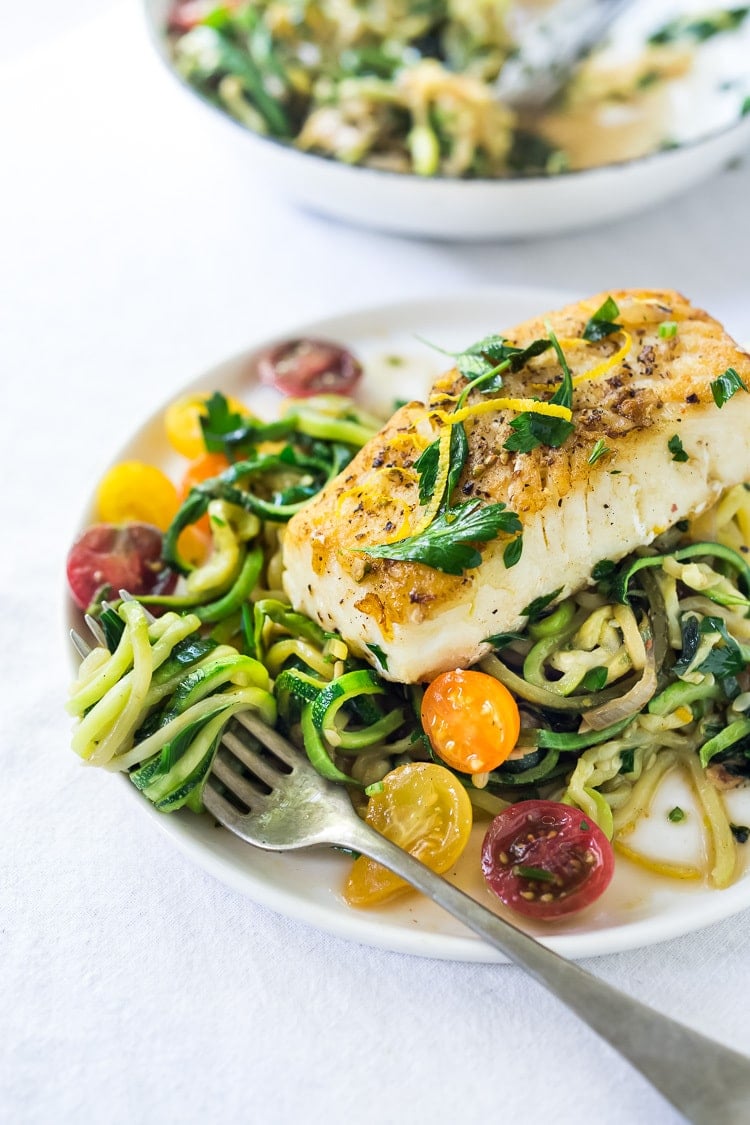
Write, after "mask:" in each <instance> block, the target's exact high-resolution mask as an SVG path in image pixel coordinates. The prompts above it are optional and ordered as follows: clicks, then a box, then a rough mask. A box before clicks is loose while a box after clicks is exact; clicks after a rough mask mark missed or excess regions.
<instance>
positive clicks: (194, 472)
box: [178, 453, 230, 562]
mask: <svg viewBox="0 0 750 1125" xmlns="http://www.w3.org/2000/svg"><path fill="white" fill-rule="evenodd" d="M229 465H230V462H229V459H228V458H227V457H225V456H224V454H223V453H204V454H203V455H202V456H201V457H196V459H195V461H191V462H190V464H189V465H188V467H187V469H186V470H185V475H184V476H183V478H182V480H181V481H180V486H179V490H178V491H179V498H180V503H182V501H183V500H185V499H186V498H187V495H188V493H189V492H190V489H191V488H195V486H196V484H201V483H202V482H203V481H204V480H210V479H211V477H217V476H218V475H219V473H223V472H224V470H225V469H228V468H229ZM191 529H192V530H193V531H194V532H195V533H196V534H197V535H198V536H200V537H201V538H202V540H203V542H204V544H205V546H204V550H203V552H202V554H203V557H204V558H205V556H206V555H207V554H208V549H209V547H210V545H211V524H210V522H209V519H208V514H206V515H203V516H201V518H200V519H199V520H196V521H195V523H194V524H191V525H190V528H187V527H186V528H185V531H189V530H191ZM182 534H183V535H184V534H185V532H183V533H182ZM197 543H198V540H197V539H196V545H197ZM185 557H186V558H187V559H188V561H189V562H192V561H193V560H192V559H191V558H190V556H189V555H186V556H185Z"/></svg>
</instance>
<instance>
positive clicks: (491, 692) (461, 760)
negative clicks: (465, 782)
mask: <svg viewBox="0 0 750 1125" xmlns="http://www.w3.org/2000/svg"><path fill="white" fill-rule="evenodd" d="M422 726H423V727H424V729H425V733H426V734H427V737H428V738H429V740H430V743H431V744H432V748H433V750H434V751H435V753H436V754H437V755H438V757H440V758H442V759H443V761H444V762H446V764H447V765H449V766H452V768H453V769H455V770H461V771H462V772H463V773H486V772H488V771H489V770H494V769H496V768H497V767H498V766H499V765H500V764H501V763H502V762H504V761H505V759H506V758H507V757H508V755H509V754H510V752H511V750H512V749H513V747H514V746H515V744H516V742H517V741H518V735H519V733H520V730H521V718H520V715H519V713H518V705H517V704H516V701H515V699H514V698H513V696H512V695H511V694H510V692H509V691H508V689H507V688H506V687H505V686H504V685H503V684H501V683H500V681H499V680H496V679H495V677H494V676H488V675H487V674H486V673H485V672H471V671H468V672H466V671H463V670H462V669H461V668H457V669H456V671H455V672H443V673H442V675H440V676H438V677H437V678H436V679H434V680H433V681H432V683H431V684H430V686H429V687H428V688H427V691H426V692H425V693H424V698H423V700H422Z"/></svg>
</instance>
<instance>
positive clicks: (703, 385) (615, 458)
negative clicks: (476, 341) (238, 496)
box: [284, 291, 750, 683]
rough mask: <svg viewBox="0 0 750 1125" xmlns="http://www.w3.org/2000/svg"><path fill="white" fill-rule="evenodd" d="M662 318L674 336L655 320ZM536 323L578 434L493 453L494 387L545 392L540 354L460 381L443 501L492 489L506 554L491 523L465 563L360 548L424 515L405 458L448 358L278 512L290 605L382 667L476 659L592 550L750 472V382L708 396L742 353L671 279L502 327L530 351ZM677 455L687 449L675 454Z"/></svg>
mask: <svg viewBox="0 0 750 1125" xmlns="http://www.w3.org/2000/svg"><path fill="white" fill-rule="evenodd" d="M608 296H612V297H613V298H614V300H615V301H616V303H617V305H618V307H619V315H618V316H617V317H616V321H617V324H618V326H619V325H622V328H621V329H620V330H619V331H618V332H616V333H611V334H610V335H607V336H606V337H604V338H603V339H601V340H599V341H597V342H594V343H587V342H585V341H583V340H582V339H581V336H582V333H583V330H584V327H585V325H586V322H587V321H588V320H589V318H590V317H591V316H592V314H594V312H595V311H596V310H597V309H599V307H600V306H601V305H602V304H603V302H604V301H605V300H606V298H607V297H608ZM665 322H668V323H669V324H670V325H671V322H674V323H675V324H676V326H677V327H676V331H674V330H673V329H672V327H671V326H670V327H667V328H662V330H661V332H660V330H659V326H660V325H663V324H664V323H665ZM549 328H552V329H553V330H554V332H555V333H556V334H557V336H558V338H559V340H560V342H561V345H562V348H563V351H564V354H565V357H566V359H567V362H568V364H569V367H570V370H571V372H572V375H573V377H574V378H573V381H574V391H573V411H572V422H573V424H574V429H573V431H572V432H571V433H570V435H569V436H568V438H567V440H565V442H564V444H562V445H561V446H560V447H559V448H551V447H550V446H548V445H540V446H538V447H537V448H535V449H532V450H531V451H530V452H511V451H509V450H507V449H505V448H504V445H505V443H506V441H507V440H508V438H509V437H510V436H511V435H512V434H513V432H514V431H513V429H512V428H511V426H510V423H511V422H512V421H513V419H514V418H517V417H518V415H519V407H518V406H515V407H511V406H509V405H507V404H506V405H503V403H502V400H507V399H529V398H536V399H540V400H543V401H547V402H549V400H550V398H551V397H552V394H553V393H554V392H555V390H556V388H558V387H559V385H560V382H561V379H562V368H561V365H560V362H559V359H558V358H557V356H556V354H555V352H554V350H552V349H550V350H547V351H546V352H544V354H542V355H540V356H537V357H536V358H532V359H531V360H530V361H529V362H527V363H526V365H525V366H523V368H522V369H521V370H520V371H518V372H517V373H516V374H510V373H508V372H506V373H505V374H504V376H503V385H502V387H501V388H500V389H499V390H497V391H494V392H492V393H491V394H482V392H481V390H472V391H471V392H470V394H469V396H468V399H467V403H466V405H468V406H469V407H479V409H476V410H475V411H474V412H473V413H472V412H471V411H469V412H467V414H466V416H465V421H464V427H465V431H466V435H467V438H468V455H467V458H466V461H465V464H464V467H463V470H462V472H461V475H460V478H459V479H458V481H457V483H456V485H455V487H454V489H453V492H452V495H451V504H452V505H457V504H458V503H460V502H461V501H467V500H475V501H477V502H480V503H481V504H482V505H489V504H495V503H498V502H500V501H502V502H503V503H504V504H506V505H507V507H508V509H510V510H512V511H513V512H515V513H516V514H517V515H518V517H519V519H520V521H521V524H522V529H523V530H522V534H523V551H522V555H521V558H520V560H519V561H518V562H517V563H516V564H515V565H512V566H511V567H510V568H509V567H507V566H506V563H505V561H504V558H503V555H504V551H505V549H506V547H507V545H508V542H509V541H510V539H509V536H508V535H503V534H500V535H498V536H497V537H495V538H493V539H492V540H491V541H489V542H486V543H478V544H477V545H476V546H477V548H478V549H479V550H480V551H481V563H480V565H478V566H475V567H474V568H473V569H468V570H465V571H464V572H463V573H462V574H460V575H451V574H446V573H443V572H442V571H440V570H436V569H433V568H432V567H430V566H427V565H425V564H424V563H421V562H405V561H395V560H391V559H386V558H377V557H372V556H369V555H367V554H362V553H359V552H360V551H361V549H362V548H364V547H368V546H375V545H379V544H383V543H387V542H393V541H396V540H402V539H404V538H406V537H408V536H410V535H413V534H414V533H415V531H417V532H419V530H420V524H423V523H424V519H425V514H426V513H427V510H428V502H427V503H422V504H420V498H419V474H418V473H417V471H416V470H415V468H414V465H415V461H416V460H417V459H418V457H419V456H420V454H421V453H422V452H423V451H424V449H425V447H426V446H427V445H428V444H430V443H432V442H434V441H435V439H437V438H438V437H439V436H440V434H441V432H444V429H445V425H446V422H445V419H446V417H447V413H449V412H450V411H452V410H454V409H455V407H456V396H458V395H459V394H460V392H461V391H462V389H463V388H464V387H465V386H466V385H467V379H466V378H464V376H462V375H461V374H459V372H458V371H457V370H455V369H454V370H452V371H450V372H448V374H447V375H445V376H444V377H442V378H441V379H439V380H438V381H437V383H436V384H435V385H434V386H433V388H432V392H431V397H430V402H429V403H428V404H427V405H423V404H421V403H417V402H412V403H409V404H408V405H407V406H404V407H403V408H402V409H400V410H398V411H397V412H396V414H394V416H393V417H392V418H391V420H390V421H389V422H388V423H387V424H386V425H385V426H384V427H383V429H382V430H381V432H380V433H379V434H378V435H377V436H376V437H374V438H373V439H372V440H371V441H370V442H368V444H367V445H366V446H365V447H364V448H363V449H362V450H361V451H360V452H359V453H358V454H357V456H356V457H355V458H354V460H353V461H352V462H351V464H350V465H349V466H348V467H347V469H345V470H344V472H343V473H342V474H341V475H340V476H339V477H337V478H336V479H335V480H333V481H332V482H331V483H330V484H329V485H328V486H327V487H326V488H325V489H324V490H323V491H322V492H321V493H320V494H319V495H318V496H317V497H315V499H313V500H312V501H311V502H310V503H309V504H308V505H307V506H306V507H305V508H304V509H303V510H302V511H301V512H299V513H298V514H297V515H296V516H295V517H294V519H292V521H291V522H290V524H289V525H288V528H287V531H286V534H285V537H284V561H285V566H286V573H285V583H286V588H287V592H288V595H289V597H290V599H291V601H292V603H293V605H294V607H295V609H297V610H301V611H303V612H304V613H307V614H309V616H310V617H312V618H314V619H315V620H317V621H318V622H320V624H321V625H322V626H324V628H326V629H331V630H336V631H337V632H339V633H340V634H341V635H342V636H343V637H344V639H345V640H346V641H347V643H348V644H349V645H350V647H351V649H352V650H353V651H354V652H355V653H357V654H358V655H360V656H362V657H364V658H365V659H367V660H369V661H370V662H371V663H372V664H373V665H374V666H375V667H377V668H378V669H379V670H380V671H381V672H383V673H384V675H385V676H387V677H388V678H389V679H393V680H398V681H403V682H407V683H411V682H417V681H420V680H429V679H432V678H433V677H434V676H435V675H437V673H439V672H441V671H444V670H447V669H450V668H456V667H466V666H468V665H471V664H474V663H475V662H476V661H478V660H480V659H481V658H482V657H483V656H484V655H486V654H487V652H488V651H489V646H488V644H487V643H486V638H487V637H489V636H491V635H492V634H496V633H501V632H506V631H511V630H515V629H518V628H520V627H523V625H524V624H525V622H526V618H525V617H523V616H522V614H521V611H522V610H523V609H524V607H526V606H528V605H529V603H531V602H532V601H533V600H534V599H535V598H538V597H540V596H545V595H549V594H550V593H552V592H553V591H555V590H557V589H558V588H561V592H560V594H559V597H560V598H563V597H566V596H568V595H569V594H571V593H572V592H574V591H575V590H578V589H580V588H581V587H583V586H585V585H586V584H587V583H588V582H589V581H590V575H591V571H592V568H593V567H594V566H595V564H596V563H598V562H600V561H601V560H603V559H611V560H618V559H620V558H622V557H623V556H624V555H626V554H628V553H629V552H630V551H633V550H634V549H635V548H636V547H639V546H643V545H645V544H648V543H649V542H651V540H652V539H654V537H655V536H657V535H658V534H660V533H661V532H663V531H664V530H665V529H666V528H668V527H670V526H671V525H672V524H674V523H675V522H677V521H678V520H681V519H685V518H687V517H690V516H693V515H697V514H698V513H700V512H702V511H703V510H704V509H705V508H707V507H708V506H710V505H711V504H712V503H713V502H714V501H715V500H716V499H717V497H718V496H719V494H720V493H721V491H722V490H723V489H725V488H727V487H729V486H731V485H734V484H738V483H740V482H741V481H744V480H750V393H747V392H746V391H745V390H744V389H743V388H742V387H741V386H737V380H736V379H735V386H736V393H734V394H732V396H731V397H730V398H728V399H727V401H726V402H724V404H723V406H722V407H721V408H719V406H718V405H717V403H716V401H715V399H714V395H713V394H712V388H711V384H712V382H713V381H715V380H716V379H717V378H719V377H720V376H722V375H723V374H724V373H725V372H726V371H727V369H729V368H732V369H733V370H734V372H736V374H737V376H739V379H740V380H741V381H742V383H743V384H744V385H745V387H748V388H750V356H748V354H747V353H746V352H745V351H744V350H743V349H742V348H740V347H739V346H738V345H737V344H736V343H735V342H734V341H733V340H732V339H730V337H729V336H728V335H727V334H726V333H725V332H724V330H723V328H722V326H721V325H720V324H718V323H717V321H715V320H713V319H712V318H711V317H709V316H708V315H707V314H706V313H705V312H702V311H701V310H699V309H695V308H693V307H692V306H691V305H690V304H689V303H688V302H687V300H685V298H684V297H682V296H680V295H679V294H678V293H675V292H672V291H663V292H662V291H660V292H649V293H640V292H635V291H614V292H612V293H611V294H608V293H603V294H600V295H599V296H596V297H592V298H591V299H590V300H587V301H582V302H579V303H578V304H574V305H569V306H568V307H567V308H564V309H562V310H560V311H559V312H554V313H550V314H549V315H548V316H547V317H543V318H539V319H537V320H531V321H528V322H527V323H525V324H521V325H519V326H518V327H516V328H512V329H509V330H508V331H507V332H504V333H503V335H504V336H505V337H506V338H507V340H508V341H509V342H511V343H513V344H515V345H518V346H523V347H525V346H527V345H528V344H530V343H531V342H532V341H534V340H537V339H539V338H544V337H546V336H547V335H548V330H549ZM670 333H673V334H670ZM468 343H469V341H467V344H468ZM588 372H591V377H583V376H586V374H587V373H588ZM492 400H494V402H493V405H491V406H490V405H487V404H488V403H489V402H491V401H492ZM495 403H496V404H497V407H495ZM479 404H484V405H482V406H481V407H480V406H479ZM675 437H676V438H679V443H677V442H676V441H675ZM670 443H671V444H670ZM681 450H684V453H685V454H687V460H685V459H676V458H675V453H677V455H678V457H682V454H681V452H680V451H681ZM592 462H593V463H592ZM368 646H373V647H374V649H375V652H376V653H379V654H380V656H381V659H378V657H377V656H376V655H374V653H373V649H371V648H370V647H368ZM386 662H387V667H384V664H385V663H386Z"/></svg>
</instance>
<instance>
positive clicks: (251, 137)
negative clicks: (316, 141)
mask: <svg viewBox="0 0 750 1125" xmlns="http://www.w3.org/2000/svg"><path fill="white" fill-rule="evenodd" d="M170 6H171V3H170V0H144V7H145V13H146V21H147V24H148V27H149V30H150V33H151V37H152V39H153V42H154V44H155V46H156V49H157V51H158V53H159V55H160V56H161V58H162V59H163V61H164V63H165V64H166V66H167V67H168V69H169V70H170V72H171V73H172V74H173V75H174V76H175V77H176V78H177V79H178V80H179V81H180V82H181V84H182V85H183V88H184V89H186V90H189V91H190V94H191V95H192V96H193V97H194V98H195V99H196V101H197V102H198V103H199V104H202V105H203V106H204V107H206V108H207V109H208V110H209V111H210V112H211V113H212V114H213V116H214V117H215V119H216V120H217V122H219V127H228V128H232V129H233V130H234V132H235V135H237V136H238V142H239V143H240V144H243V145H244V146H245V147H246V148H247V153H248V165H249V166H251V167H252V169H253V171H254V172H255V171H256V170H257V172H258V174H259V175H262V176H265V177H267V178H268V180H269V181H270V182H271V183H273V185H274V186H275V188H276V189H277V190H278V192H279V193H280V194H282V195H284V196H286V197H287V198H289V199H290V200H292V201H293V202H295V203H297V204H299V205H301V206H303V207H306V208H309V209H310V210H312V211H316V212H318V213H320V214H323V215H329V216H332V217H334V218H337V219H342V220H344V221H346V222H350V223H354V224H356V225H359V226H364V227H372V228H375V229H378V230H382V231H390V232H393V233H396V234H404V235H412V236H421V237H431V238H438V239H485V238H526V237H540V236H542V235H548V234H554V233H559V232H562V231H567V230H574V229H576V228H580V227H586V228H589V227H591V226H593V225H595V224H599V223H605V222H608V221H611V220H613V219H619V218H623V217H624V216H626V215H631V214H633V213H635V212H637V211H640V210H643V209H644V208H646V207H650V206H654V205H656V204H657V203H661V202H663V201H664V200H665V199H668V198H669V197H670V196H674V195H677V194H678V193H679V192H682V191H686V190H687V189H688V188H690V187H692V186H693V185H694V184H696V183H698V182H699V181H701V180H704V179H706V178H707V177H709V176H710V175H712V174H713V173H715V172H717V171H718V170H719V169H720V168H722V167H723V166H724V165H726V164H727V163H728V162H729V161H730V160H732V159H733V158H734V157H736V156H737V155H738V154H739V153H740V152H741V151H742V150H743V149H744V148H745V147H746V146H747V145H748V144H749V143H750V115H747V116H745V117H741V118H735V119H734V120H733V121H731V122H730V123H724V124H723V125H720V126H719V127H710V126H709V131H707V132H706V133H705V134H704V135H701V136H699V137H697V138H695V139H692V140H689V141H687V142H686V143H683V144H681V145H680V146H679V147H676V148H671V149H666V150H662V151H659V152H657V153H654V154H652V155H650V156H645V157H642V158H640V159H637V160H631V161H627V162H624V163H617V164H609V165H604V166H602V167H599V168H594V169H589V170H586V171H578V172H566V173H562V174H560V175H555V176H538V177H524V178H518V179H503V180H498V179H492V180H490V179H486V180H483V179H475V180H459V179H447V178H434V179H427V178H424V177H420V176H414V175H404V174H402V173H393V172H382V171H379V170H375V169H372V168H364V167H356V166H351V165H347V164H343V163H341V162H340V161H336V160H332V159H329V158H327V157H322V156H316V155H314V154H311V153H304V152H301V151H300V150H298V149H295V148H292V147H291V146H290V145H287V144H285V143H283V142H280V141H277V140H274V139H270V138H267V137H261V136H259V135H257V134H255V133H253V132H251V131H250V130H249V129H247V128H245V127H244V126H243V125H240V124H239V123H238V122H236V121H234V119H233V118H231V117H230V116H229V114H227V113H224V112H223V111H222V110H221V109H219V108H218V107H216V106H214V105H212V103H210V102H209V101H207V100H206V99H204V98H203V97H202V96H201V95H200V94H199V93H198V91H196V90H195V89H194V88H193V87H192V86H190V85H189V84H188V83H186V82H184V80H183V79H182V78H181V77H180V75H179V74H178V72H177V71H176V69H175V67H174V65H173V62H172V59H171V58H170V54H169V49H168V44H167V41H166V36H165V33H164V28H165V24H166V17H167V12H168V10H169V8H170ZM699 94H700V96H703V95H705V86H704V87H703V89H702V90H700V91H696V97H698V96H699Z"/></svg>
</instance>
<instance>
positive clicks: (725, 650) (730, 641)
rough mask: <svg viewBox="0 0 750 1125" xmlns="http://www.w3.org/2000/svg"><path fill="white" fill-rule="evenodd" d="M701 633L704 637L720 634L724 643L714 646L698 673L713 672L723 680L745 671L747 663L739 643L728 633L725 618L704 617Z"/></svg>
mask: <svg viewBox="0 0 750 1125" xmlns="http://www.w3.org/2000/svg"><path fill="white" fill-rule="evenodd" d="M700 633H701V635H702V636H704V637H705V636H706V635H708V634H709V633H718V634H719V636H720V637H721V639H722V641H723V642H724V643H723V644H716V645H714V647H713V648H712V649H711V651H710V652H709V654H708V656H707V657H706V659H705V660H704V661H703V662H702V663H701V665H700V667H699V668H698V669H696V670H697V671H698V672H703V673H708V672H712V673H713V675H715V676H716V677H717V678H718V679H722V678H723V677H724V676H735V675H737V674H738V673H739V672H742V671H743V670H744V668H745V665H746V664H747V661H746V660H745V657H744V656H743V653H742V649H741V648H740V646H739V644H738V643H737V641H736V640H735V639H734V637H733V636H731V634H730V633H728V632H727V627H726V624H725V622H724V620H723V618H721V617H704V618H703V620H702V621H701V623H700Z"/></svg>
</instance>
